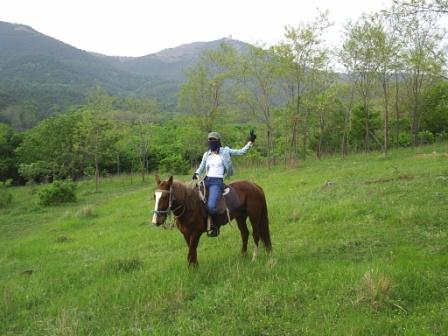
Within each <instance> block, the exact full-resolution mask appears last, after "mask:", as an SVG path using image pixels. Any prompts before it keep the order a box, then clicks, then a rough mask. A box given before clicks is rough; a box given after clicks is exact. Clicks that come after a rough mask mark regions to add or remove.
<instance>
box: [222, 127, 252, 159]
mask: <svg viewBox="0 0 448 336" xmlns="http://www.w3.org/2000/svg"><path fill="white" fill-rule="evenodd" d="M256 138H257V136H256V135H255V132H254V130H251V131H250V133H249V136H248V137H247V140H248V142H247V144H246V145H245V146H244V147H243V148H241V149H232V148H229V153H230V155H244V154H246V153H247V151H248V150H249V149H250V148H251V147H252V144H253V143H254V141H255V139H256Z"/></svg>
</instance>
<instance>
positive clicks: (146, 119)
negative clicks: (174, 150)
mask: <svg viewBox="0 0 448 336" xmlns="http://www.w3.org/2000/svg"><path fill="white" fill-rule="evenodd" d="M125 106H126V108H127V109H128V110H129V111H130V112H132V115H133V118H132V121H131V125H132V127H131V128H132V130H133V132H134V136H133V139H134V141H133V144H132V145H133V146H134V147H135V151H136V152H137V153H138V159H139V163H140V173H141V176H142V181H145V174H147V173H148V172H149V145H150V138H151V123H152V121H153V119H154V115H155V114H156V113H157V112H158V110H159V107H158V104H157V102H156V101H154V100H151V99H139V100H137V99H133V98H128V99H127V100H126V102H125Z"/></svg>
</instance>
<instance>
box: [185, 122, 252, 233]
mask: <svg viewBox="0 0 448 336" xmlns="http://www.w3.org/2000/svg"><path fill="white" fill-rule="evenodd" d="M256 137H257V136H256V135H255V133H254V131H253V130H251V131H250V133H249V137H248V139H247V140H248V142H247V144H246V145H245V146H244V147H243V148H241V149H232V148H229V147H222V145H221V136H220V135H219V133H218V132H211V133H209V134H208V148H209V149H208V151H207V152H205V153H204V155H203V156H202V161H201V164H200V165H199V168H198V169H197V170H196V172H195V173H194V174H193V180H196V179H197V178H198V175H201V174H203V173H204V171H205V179H204V181H205V186H206V187H207V188H208V192H209V196H208V201H207V212H208V215H209V216H208V218H207V222H208V223H210V226H209V227H210V231H209V232H207V235H208V236H209V237H216V236H218V235H219V227H218V225H217V224H216V214H217V208H216V206H217V204H218V201H219V199H220V197H221V194H222V191H223V188H224V176H232V175H233V168H232V159H231V156H232V155H244V154H246V153H247V151H248V150H249V148H250V147H252V144H253V142H254V141H255V139H256Z"/></svg>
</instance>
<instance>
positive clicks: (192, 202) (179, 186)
mask: <svg viewBox="0 0 448 336" xmlns="http://www.w3.org/2000/svg"><path fill="white" fill-rule="evenodd" d="M173 187H174V190H175V191H176V194H177V195H176V197H178V198H182V199H183V200H184V205H185V207H187V208H188V209H193V208H196V207H198V204H199V202H200V201H201V200H200V198H199V194H198V190H197V189H196V188H194V187H192V186H189V185H187V184H185V183H183V182H179V181H174V182H173Z"/></svg>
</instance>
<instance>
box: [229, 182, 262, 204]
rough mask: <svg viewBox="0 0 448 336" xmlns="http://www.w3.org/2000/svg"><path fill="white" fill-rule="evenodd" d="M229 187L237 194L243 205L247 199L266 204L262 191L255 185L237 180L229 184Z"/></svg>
mask: <svg viewBox="0 0 448 336" xmlns="http://www.w3.org/2000/svg"><path fill="white" fill-rule="evenodd" d="M229 186H230V187H232V188H233V189H234V190H235V191H236V192H237V194H238V196H239V198H240V200H241V201H242V202H243V203H247V201H248V199H251V200H253V201H262V202H266V200H265V196H264V191H263V189H262V188H261V187H260V186H259V185H258V184H256V183H253V182H250V181H247V180H239V181H235V182H232V183H230V184H229Z"/></svg>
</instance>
